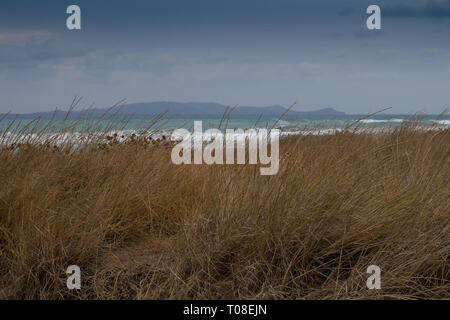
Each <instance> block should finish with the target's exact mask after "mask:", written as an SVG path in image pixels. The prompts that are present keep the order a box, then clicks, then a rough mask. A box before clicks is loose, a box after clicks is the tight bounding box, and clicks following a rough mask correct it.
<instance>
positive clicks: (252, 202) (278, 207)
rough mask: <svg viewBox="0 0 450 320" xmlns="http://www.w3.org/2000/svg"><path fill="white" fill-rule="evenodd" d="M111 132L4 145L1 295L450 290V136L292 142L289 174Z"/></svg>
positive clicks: (363, 294) (285, 144) (411, 293)
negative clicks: (74, 277) (180, 154)
mask: <svg viewBox="0 0 450 320" xmlns="http://www.w3.org/2000/svg"><path fill="white" fill-rule="evenodd" d="M110 140H111V143H109V144H107V145H103V146H102V147H98V146H97V145H92V144H91V145H89V146H85V147H82V148H79V149H78V150H77V151H75V152H67V151H65V149H64V148H55V147H53V146H52V145H51V144H48V145H43V146H37V145H35V144H21V145H15V146H14V147H9V148H6V147H4V148H2V149H1V151H0V185H1V189H0V298H3V299H99V298H101V299H129V298H130V299H185V298H187V299H191V298H193V299H233V298H245V299H292V298H299V299H366V298H370V299H372V298H378V299H386V298H388V299H389V298H394V299H397V298H399V299H422V298H423V299H429V298H437V299H441V298H447V299H448V298H449V297H450V294H449V292H450V270H449V254H450V229H449V225H450V208H449V195H450V194H449V193H450V192H449V180H450V167H449V165H450V161H449V159H450V157H449V156H450V149H449V145H450V130H449V129H445V130H444V129H443V130H439V131H427V132H424V131H421V130H417V129H416V128H415V127H414V126H410V125H405V126H403V127H401V128H398V129H396V130H393V131H390V132H385V133H377V134H375V133H359V134H354V133H351V132H346V133H338V134H334V135H325V136H312V135H311V136H295V137H290V138H286V139H284V140H282V141H281V150H280V171H279V173H278V174H277V175H275V176H261V175H260V174H259V170H258V169H257V167H255V166H251V165H245V166H237V165H236V166H232V165H223V166H219V165H214V166H207V165H191V166H175V165H173V164H172V163H171V161H170V151H171V147H170V145H168V144H166V143H159V144H151V143H150V144H149V143H147V142H144V141H139V140H136V139H132V140H130V141H129V142H127V143H123V144H118V143H114V138H110ZM71 264H76V265H79V266H80V267H81V269H82V289H81V290H79V291H77V290H74V291H69V290H68V289H67V288H66V279H67V275H66V274H65V270H66V268H67V266H68V265H71ZM371 264H376V265H378V266H380V267H381V270H382V282H381V283H382V289H381V290H368V289H367V287H366V279H367V277H368V275H367V274H366V268H367V266H369V265H371Z"/></svg>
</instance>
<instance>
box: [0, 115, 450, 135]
mask: <svg viewBox="0 0 450 320" xmlns="http://www.w3.org/2000/svg"><path fill="white" fill-rule="evenodd" d="M363 117H365V116H364V115H345V116H341V117H316V118H312V119H285V118H283V119H277V118H261V119H257V118H231V119H228V120H227V119H225V120H223V119H220V118H201V117H198V118H195V119H193V118H191V119H173V118H172V119H170V118H169V119H161V120H159V121H156V122H155V121H154V119H152V118H148V117H147V118H132V119H127V120H124V119H112V120H99V119H90V120H72V119H70V120H62V119H56V120H55V119H54V120H51V121H50V120H45V119H39V120H38V119H32V118H26V117H22V118H17V119H11V118H9V119H3V120H0V132H1V133H5V132H9V133H18V132H22V133H36V132H39V131H42V132H46V133H55V132H61V131H66V132H79V133H84V132H96V131H105V130H106V131H123V130H125V131H136V132H138V133H139V132H145V131H149V130H150V131H156V130H157V131H168V132H170V131H172V130H174V129H177V128H186V129H192V127H193V125H194V121H202V125H203V130H206V129H209V128H221V129H225V128H230V129H236V128H242V129H246V128H272V127H275V128H279V129H281V130H282V131H296V130H303V129H311V128H315V129H339V128H344V127H346V126H348V125H349V124H353V125H358V126H359V127H365V128H386V127H392V126H399V125H401V124H402V123H403V122H404V121H407V120H408V119H412V116H411V115H375V116H371V117H369V118H365V119H362V120H360V121H358V120H359V119H361V118H363ZM416 119H417V117H416ZM420 119H421V123H422V124H423V125H434V126H439V127H449V126H450V116H449V115H446V116H441V117H439V116H437V115H434V116H433V115H428V116H421V117H420ZM356 121H358V122H357V123H355V122H356Z"/></svg>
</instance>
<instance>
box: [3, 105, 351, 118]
mask: <svg viewBox="0 0 450 320" xmlns="http://www.w3.org/2000/svg"><path fill="white" fill-rule="evenodd" d="M226 109H227V106H225V105H222V104H218V103H204V102H187V103H180V102H168V101H161V102H144V103H133V104H126V105H122V106H120V107H114V108H112V109H111V110H109V111H108V108H99V109H91V110H89V111H88V112H84V114H89V115H91V116H99V115H102V114H104V113H105V112H106V111H108V113H114V112H118V113H120V114H123V115H137V116H154V115H158V114H161V113H163V112H167V113H166V115H167V116H171V117H177V116H178V117H194V116H201V117H221V116H222V115H223V114H224V113H225V111H226ZM285 111H286V108H285V107H282V106H268V107H249V106H242V107H241V106H238V107H236V108H235V109H234V110H233V112H232V113H231V115H230V116H231V117H258V116H260V115H262V116H264V117H278V116H280V115H282V114H283V113H284V112H285ZM54 114H55V113H54V112H37V113H31V114H26V115H21V116H29V117H42V118H48V117H52V116H53V115H54ZM80 114H83V111H75V112H73V113H72V116H73V117H77V116H80ZM65 115H66V112H65V111H58V112H57V113H56V115H55V116H56V118H60V117H63V116H65ZM308 115H309V116H341V115H345V113H344V112H341V111H337V110H335V109H332V108H325V109H320V110H314V111H294V110H290V111H289V112H288V113H287V114H285V117H301V116H308ZM10 116H12V115H10Z"/></svg>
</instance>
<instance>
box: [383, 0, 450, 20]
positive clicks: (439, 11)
mask: <svg viewBox="0 0 450 320" xmlns="http://www.w3.org/2000/svg"><path fill="white" fill-rule="evenodd" d="M382 12H383V15H385V16H391V17H427V18H436V19H442V18H450V0H440V1H438V0H430V1H428V2H427V3H426V4H425V5H422V6H417V5H409V4H408V5H406V4H399V5H395V6H387V7H385V8H383V9H382Z"/></svg>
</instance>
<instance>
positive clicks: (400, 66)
mask: <svg viewBox="0 0 450 320" xmlns="http://www.w3.org/2000/svg"><path fill="white" fill-rule="evenodd" d="M72 4H76V5H78V6H79V7H80V8H81V30H68V29H67V27H66V19H67V17H68V16H69V15H68V14H67V13H66V9H67V7H68V6H69V5H72ZM372 4H376V5H379V6H380V8H381V25H382V28H381V30H368V29H367V27H366V20H367V18H368V16H369V15H368V14H366V9H367V7H368V6H369V5H372ZM74 96H81V97H83V100H82V101H83V106H86V107H87V106H90V105H91V104H93V105H94V106H95V107H99V108H100V107H108V106H110V105H112V104H114V103H115V102H117V101H119V100H121V99H126V101H127V103H136V102H150V101H178V102H217V103H222V104H225V105H241V106H270V105H284V106H288V105H290V104H291V103H292V102H294V101H295V102H296V106H295V108H294V109H296V110H316V109H320V108H329V107H331V108H335V109H337V110H341V111H345V112H347V113H353V114H364V113H369V112H375V111H377V110H380V109H383V108H385V107H392V109H391V110H390V111H389V112H391V113H397V114H401V113H415V112H426V113H431V114H436V113H441V112H442V111H444V109H446V108H447V107H449V106H450V0H415V1H409V0H386V1H376V0H369V1H366V0H339V1H336V0H221V1H218V0H189V1H186V0H127V1H118V0H109V1H100V0H70V1H66V0H46V1H38V0H1V2H0V113H1V112H8V111H11V112H13V113H27V112H36V111H50V110H54V109H55V107H58V109H67V107H68V105H69V104H70V102H71V101H72V99H73V97H74Z"/></svg>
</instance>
